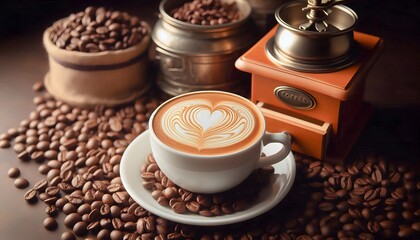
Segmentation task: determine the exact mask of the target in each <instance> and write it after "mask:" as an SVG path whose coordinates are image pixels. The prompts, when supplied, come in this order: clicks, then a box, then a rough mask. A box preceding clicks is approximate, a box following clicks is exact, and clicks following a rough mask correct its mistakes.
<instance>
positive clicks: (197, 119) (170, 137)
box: [152, 91, 264, 155]
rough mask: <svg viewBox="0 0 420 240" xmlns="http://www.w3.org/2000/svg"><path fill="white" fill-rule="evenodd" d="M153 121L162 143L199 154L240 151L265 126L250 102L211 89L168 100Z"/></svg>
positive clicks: (252, 141) (257, 136)
mask: <svg viewBox="0 0 420 240" xmlns="http://www.w3.org/2000/svg"><path fill="white" fill-rule="evenodd" d="M152 124H153V125H152V127H153V130H154V132H155V134H156V136H157V137H158V138H159V139H160V140H161V141H162V142H163V143H164V144H166V145H168V146H170V147H172V148H174V149H176V150H180V151H183V152H187V153H192V154H199V155H220V154H228V153H233V152H236V151H240V150H241V149H244V148H247V147H248V146H250V145H252V144H253V143H255V141H256V140H258V139H259V137H260V136H261V134H262V131H263V129H264V120H263V118H262V114H261V113H260V112H259V109H258V108H257V107H256V106H255V105H254V104H253V103H252V102H250V101H248V100H246V99H243V98H242V97H239V96H235V95H233V94H229V93H221V92H211V91H210V92H198V93H192V94H187V95H184V96H181V97H178V98H174V99H172V100H169V101H168V102H166V103H164V105H162V106H161V107H160V108H159V109H158V110H157V112H156V113H155V116H154V119H153V123H152Z"/></svg>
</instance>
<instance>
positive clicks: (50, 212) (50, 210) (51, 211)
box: [45, 205, 58, 217]
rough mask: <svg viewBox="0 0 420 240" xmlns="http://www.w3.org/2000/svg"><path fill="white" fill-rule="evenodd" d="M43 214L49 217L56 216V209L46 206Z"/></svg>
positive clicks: (53, 206)
mask: <svg viewBox="0 0 420 240" xmlns="http://www.w3.org/2000/svg"><path fill="white" fill-rule="evenodd" d="M45 213H46V214H48V215H49V216H52V217H53V216H56V215H57V213H58V209H57V207H56V206H55V205H48V206H47V207H46V208H45Z"/></svg>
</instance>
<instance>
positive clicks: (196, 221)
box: [120, 130, 296, 226]
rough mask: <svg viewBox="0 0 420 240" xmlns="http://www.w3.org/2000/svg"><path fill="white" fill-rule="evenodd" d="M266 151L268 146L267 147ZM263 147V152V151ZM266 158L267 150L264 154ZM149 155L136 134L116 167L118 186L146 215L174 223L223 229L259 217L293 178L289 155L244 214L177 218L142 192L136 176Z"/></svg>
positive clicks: (146, 135) (144, 136) (144, 142)
mask: <svg viewBox="0 0 420 240" xmlns="http://www.w3.org/2000/svg"><path fill="white" fill-rule="evenodd" d="M267 147H268V148H269V146H267ZM267 147H266V148H267ZM264 152H266V153H267V154H269V152H270V150H269V149H268V151H264ZM150 153H151V149H150V144H149V131H148V130H147V131H145V132H143V133H142V134H140V135H139V136H138V137H137V138H136V139H134V141H133V142H131V143H130V145H129V146H128V147H127V149H126V150H125V152H124V154H123V156H122V159H121V164H120V174H121V180H122V183H123V185H124V187H125V189H126V190H127V192H128V194H130V196H131V197H132V198H133V199H134V200H135V201H136V202H137V203H138V204H140V206H142V207H143V208H145V209H146V210H148V211H149V212H151V213H153V214H155V215H157V216H159V217H162V218H165V219H167V220H171V221H174V222H178V223H184V224H190V225H199V226H216V225H226V224H232V223H237V222H241V221H245V220H248V219H251V218H254V217H256V216H258V215H260V214H263V213H265V212H267V211H268V210H270V209H271V208H273V207H274V206H276V205H277V204H278V203H279V202H280V201H281V200H282V199H283V198H284V197H285V196H286V195H287V193H288V192H289V190H290V188H291V187H292V185H293V182H294V180H295V175H296V165H295V159H294V157H293V154H292V153H290V154H289V155H288V156H287V157H286V159H284V160H283V161H281V162H280V163H277V164H275V165H273V167H274V175H273V177H272V179H271V184H267V186H266V187H264V189H262V190H261V192H260V195H259V197H258V198H257V199H256V202H255V203H254V205H252V206H251V207H249V208H248V209H246V210H243V211H239V212H235V213H232V214H227V215H221V216H212V217H205V216H201V215H198V214H188V213H187V214H177V213H175V212H173V211H172V210H171V209H170V208H169V207H165V206H161V205H160V204H158V203H157V201H156V200H155V199H153V198H152V196H151V194H150V192H149V191H148V190H146V189H145V188H143V186H142V182H143V179H142V178H141V176H140V168H141V165H142V164H143V163H144V161H145V159H146V157H147V156H148V155H149V154H150Z"/></svg>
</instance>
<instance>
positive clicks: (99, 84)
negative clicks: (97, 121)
mask: <svg viewBox="0 0 420 240" xmlns="http://www.w3.org/2000/svg"><path fill="white" fill-rule="evenodd" d="M50 31H51V29H50V28H48V29H47V30H46V31H45V32H44V36H43V43H44V47H45V49H46V51H47V53H48V59H49V65H50V71H49V72H48V73H47V74H46V76H45V79H44V82H45V86H46V88H47V90H48V91H49V92H50V93H51V94H52V95H53V96H55V97H56V98H58V99H61V100H63V101H65V102H67V103H69V104H72V105H76V106H84V107H92V106H94V105H97V104H101V105H107V106H112V105H118V104H122V103H126V102H129V101H131V100H133V99H135V98H137V97H139V96H140V95H142V94H143V93H144V92H146V91H147V90H148V88H149V85H150V82H149V79H148V78H147V65H148V61H149V59H148V48H149V45H150V37H149V35H150V34H149V35H147V37H145V38H144V39H143V40H142V41H141V42H140V43H138V44H136V45H135V46H133V47H130V48H127V49H123V50H116V51H106V52H99V53H84V52H75V51H67V50H63V49H60V48H58V47H57V46H55V45H54V44H53V43H52V41H51V40H50V39H49V33H50ZM148 31H149V33H150V27H148Z"/></svg>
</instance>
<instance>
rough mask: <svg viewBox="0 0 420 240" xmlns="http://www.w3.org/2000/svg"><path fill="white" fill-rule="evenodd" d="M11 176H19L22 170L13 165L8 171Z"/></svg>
mask: <svg viewBox="0 0 420 240" xmlns="http://www.w3.org/2000/svg"><path fill="white" fill-rule="evenodd" d="M7 176H9V178H17V177H19V176H20V170H19V168H17V167H12V168H10V169H9V170H8V171H7Z"/></svg>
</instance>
